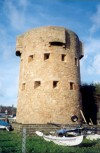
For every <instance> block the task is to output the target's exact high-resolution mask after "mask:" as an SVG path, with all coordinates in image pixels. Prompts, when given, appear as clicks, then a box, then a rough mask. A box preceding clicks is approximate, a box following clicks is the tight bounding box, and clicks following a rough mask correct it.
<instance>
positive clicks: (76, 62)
mask: <svg viewBox="0 0 100 153" xmlns="http://www.w3.org/2000/svg"><path fill="white" fill-rule="evenodd" d="M75 65H76V66H78V65H79V61H78V58H75Z"/></svg>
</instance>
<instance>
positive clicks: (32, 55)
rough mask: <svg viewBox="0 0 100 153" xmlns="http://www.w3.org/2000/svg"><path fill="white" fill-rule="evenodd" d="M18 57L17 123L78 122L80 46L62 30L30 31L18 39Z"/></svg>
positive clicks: (50, 28) (79, 42)
mask: <svg viewBox="0 0 100 153" xmlns="http://www.w3.org/2000/svg"><path fill="white" fill-rule="evenodd" d="M16 55H17V56H20V77H19V94H18V107H17V122H19V123H23V124H46V123H50V122H53V123H60V124H72V120H71V117H72V116H74V115H76V116H77V117H78V122H80V109H81V96H80V59H81V58H82V57H83V51H82V43H81V41H80V40H79V38H78V36H77V35H76V34H75V33H74V32H72V31H70V30H67V29H65V28H63V27H56V26H49V27H41V28H36V29H32V30H30V31H28V32H26V33H24V34H23V35H21V36H19V37H18V38H17V45H16Z"/></svg>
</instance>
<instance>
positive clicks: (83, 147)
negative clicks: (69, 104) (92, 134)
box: [0, 131, 100, 153]
mask: <svg viewBox="0 0 100 153" xmlns="http://www.w3.org/2000/svg"><path fill="white" fill-rule="evenodd" d="M21 152H22V134H20V133H15V132H7V131H0V153H21ZM26 152H27V153H100V140H97V141H89V140H86V139H84V141H83V142H82V144H80V145H79V146H74V147H63V146H58V145H55V144H54V143H53V142H47V141H45V140H44V139H43V138H41V137H38V136H27V139H26Z"/></svg>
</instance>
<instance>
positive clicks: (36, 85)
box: [34, 81, 41, 89]
mask: <svg viewBox="0 0 100 153" xmlns="http://www.w3.org/2000/svg"><path fill="white" fill-rule="evenodd" d="M40 85H41V81H35V82H34V89H36V88H38V87H39V86H40Z"/></svg>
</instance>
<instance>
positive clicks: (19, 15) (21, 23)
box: [5, 0, 27, 30]
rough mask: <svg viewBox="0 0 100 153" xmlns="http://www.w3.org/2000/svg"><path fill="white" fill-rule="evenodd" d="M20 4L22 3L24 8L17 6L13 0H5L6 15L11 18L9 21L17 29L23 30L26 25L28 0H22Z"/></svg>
mask: <svg viewBox="0 0 100 153" xmlns="http://www.w3.org/2000/svg"><path fill="white" fill-rule="evenodd" d="M19 2H20V3H18V4H19V5H21V7H22V6H23V7H22V9H19V7H17V4H16V3H15V4H14V3H13V1H5V12H6V16H7V18H8V19H9V21H10V22H9V23H10V24H11V25H12V27H13V28H15V29H16V30H21V29H23V28H24V27H25V14H24V13H25V12H24V11H25V7H26V4H27V1H25V0H24V1H23V0H20V1H19Z"/></svg>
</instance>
